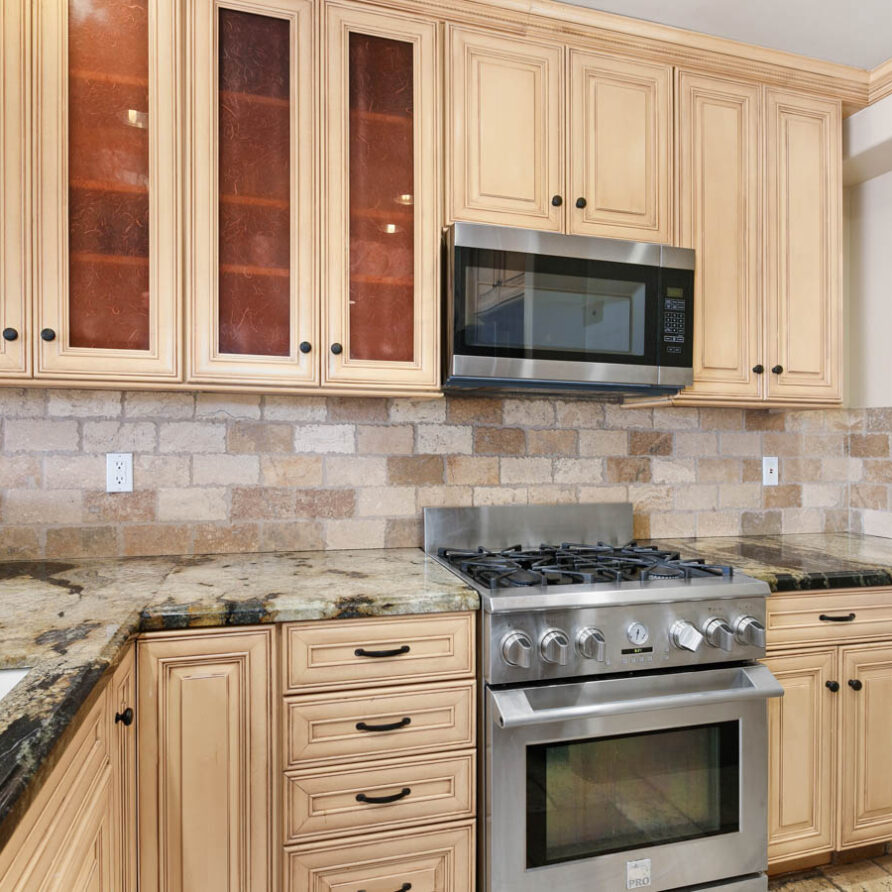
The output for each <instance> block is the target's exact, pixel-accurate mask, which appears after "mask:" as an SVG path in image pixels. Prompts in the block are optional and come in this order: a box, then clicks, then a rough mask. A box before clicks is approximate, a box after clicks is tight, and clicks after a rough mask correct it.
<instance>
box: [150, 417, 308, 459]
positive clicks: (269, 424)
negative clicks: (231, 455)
mask: <svg viewBox="0 0 892 892" xmlns="http://www.w3.org/2000/svg"><path fill="white" fill-rule="evenodd" d="M162 436H163V434H162ZM226 449H227V450H228V451H229V452H237V453H242V454H246V453H248V454H252V455H256V454H269V453H291V452H294V428H293V427H292V425H290V424H285V423H277V422H274V421H236V422H233V423H232V424H230V425H229V426H228V430H227V431H226ZM162 451H163V450H162ZM298 451H300V452H306V451H307V450H305V449H301V450H298Z"/></svg>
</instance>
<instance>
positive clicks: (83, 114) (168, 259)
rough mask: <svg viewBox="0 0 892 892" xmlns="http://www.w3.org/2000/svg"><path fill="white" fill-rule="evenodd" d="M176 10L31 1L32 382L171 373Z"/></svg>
mask: <svg viewBox="0 0 892 892" xmlns="http://www.w3.org/2000/svg"><path fill="white" fill-rule="evenodd" d="M175 3H176V0H151V2H150V0H131V2H128V3H120V2H116V0H91V2H90V3H89V4H84V3H81V2H76V0H70V2H66V0H38V2H36V3H35V4H34V11H35V17H34V22H35V25H34V27H35V50H36V58H35V66H34V67H35V78H36V90H35V103H36V104H35V108H34V118H35V121H34V126H35V141H36V144H35V154H34V157H35V171H34V176H35V179H36V184H35V185H36V188H35V202H34V228H35V231H34V260H35V264H34V265H35V282H34V287H35V292H36V301H35V303H36V316H37V324H36V326H35V329H36V331H35V332H32V333H31V340H32V341H33V342H34V349H35V356H36V373H37V374H38V375H39V376H45V377H50V378H51V377H77V378H79V379H81V380H90V379H94V380H95V379H107V380H108V379H110V380H114V381H116V382H122V383H126V382H129V381H164V380H175V379H177V378H178V377H179V374H180V368H179V365H180V363H179V345H178V333H179V330H180V320H179V279H180V277H179V273H178V268H179V258H180V252H179V247H178V245H179V239H180V232H179V226H178V218H177V212H176V209H177V193H176V189H177V173H176V172H177V169H178V166H179V164H178V162H179V152H178V140H177V135H178V129H177V120H176V115H177V109H178V107H179V102H178V96H177V89H176V83H177V75H178V61H177V60H178V47H179V37H180V35H179V28H178V25H177V10H176V8H175ZM7 5H8V4H7ZM37 332H39V337H38V335H37Z"/></svg>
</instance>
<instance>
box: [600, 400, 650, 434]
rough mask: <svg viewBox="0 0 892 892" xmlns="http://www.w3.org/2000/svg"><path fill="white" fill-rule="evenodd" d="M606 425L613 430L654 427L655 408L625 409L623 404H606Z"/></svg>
mask: <svg viewBox="0 0 892 892" xmlns="http://www.w3.org/2000/svg"><path fill="white" fill-rule="evenodd" d="M604 426H605V427H607V428H610V429H612V430H622V431H628V430H641V429H645V428H653V426H654V413H653V409H625V408H623V407H622V406H616V405H613V404H606V405H605V406H604Z"/></svg>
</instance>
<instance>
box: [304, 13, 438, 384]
mask: <svg viewBox="0 0 892 892" xmlns="http://www.w3.org/2000/svg"><path fill="white" fill-rule="evenodd" d="M323 42H324V50H325V60H326V61H325V68H324V71H325V74H324V84H323V90H322V96H323V108H322V120H323V127H324V130H323V132H324V133H325V140H326V141H325V153H326V154H325V160H324V164H323V169H324V173H323V176H324V183H323V188H322V195H323V215H324V219H325V234H326V241H325V250H324V259H323V308H324V309H323V312H324V318H323V326H322V329H323V331H324V332H325V339H326V340H325V342H324V344H322V345H321V346H320V349H321V350H322V351H323V352H324V356H325V359H324V361H323V377H324V383H326V384H332V385H338V384H344V385H349V386H350V387H352V388H356V387H363V386H365V387H368V388H374V389H376V388H379V387H380V388H384V389H385V390H386V389H387V388H388V387H389V388H393V389H406V388H408V389H410V390H411V389H422V390H423V389H427V390H432V389H433V388H435V387H436V386H437V382H438V380H439V364H438V360H437V357H438V341H439V335H438V332H439V317H440V291H439V258H440V253H439V252H440V210H439V208H440V202H439V194H440V189H439V182H440V171H441V164H440V148H439V133H440V127H439V99H438V97H439V92H440V91H439V77H438V72H439V61H438V48H437V24H436V22H433V21H429V20H426V19H423V18H416V17H413V16H408V15H399V14H395V13H394V14H388V13H381V12H373V11H370V10H367V9H364V8H361V7H354V6H347V5H344V6H341V5H334V4H331V5H327V6H326V7H325V26H324V30H323Z"/></svg>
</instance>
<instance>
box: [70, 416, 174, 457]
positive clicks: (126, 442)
mask: <svg viewBox="0 0 892 892" xmlns="http://www.w3.org/2000/svg"><path fill="white" fill-rule="evenodd" d="M157 436H158V433H157V428H156V426H155V424H154V423H153V422H150V421H123V422H121V421H85V422H84V423H83V441H82V449H83V451H84V452H154V451H155V443H156V440H157Z"/></svg>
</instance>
